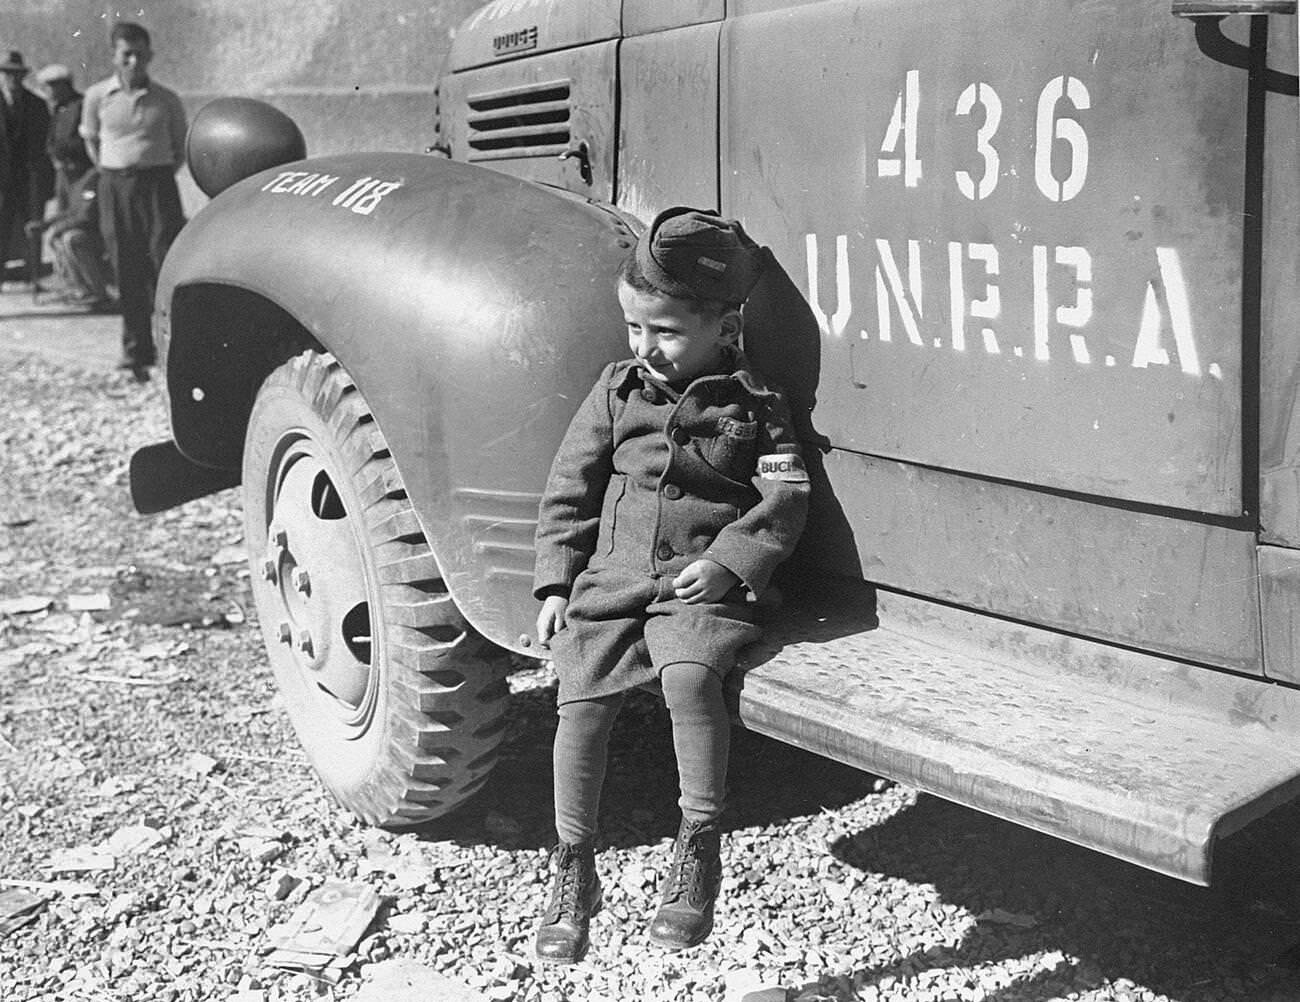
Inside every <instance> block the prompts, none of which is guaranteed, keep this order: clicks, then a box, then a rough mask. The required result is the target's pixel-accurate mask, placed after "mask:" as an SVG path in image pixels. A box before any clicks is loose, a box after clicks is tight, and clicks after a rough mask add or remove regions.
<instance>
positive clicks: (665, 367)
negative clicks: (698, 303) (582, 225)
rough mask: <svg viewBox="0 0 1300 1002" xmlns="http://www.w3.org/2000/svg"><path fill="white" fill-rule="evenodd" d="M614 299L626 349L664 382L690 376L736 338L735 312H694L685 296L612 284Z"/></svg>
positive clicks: (707, 366) (717, 358)
mask: <svg viewBox="0 0 1300 1002" xmlns="http://www.w3.org/2000/svg"><path fill="white" fill-rule="evenodd" d="M618 301H619V303H620V304H621V305H622V307H623V319H624V320H625V321H626V322H627V343H628V347H630V348H631V349H632V354H633V355H635V356H636V357H637V358H638V359H640V361H641V364H642V365H643V366H644V367H645V368H646V369H647V370H648V371H649V372H650V374H651V375H652V376H654V377H655V378H657V379H662V380H663V381H664V382H666V383H676V382H682V381H684V380H688V379H694V378H695V377H696V376H698V375H701V374H702V373H705V372H707V371H709V369H711V368H713V367H714V366H716V365H717V364H718V362H719V361H720V360H721V358H722V351H723V349H724V348H725V347H727V346H728V345H733V344H735V343H736V339H737V338H739V337H740V328H741V321H740V314H739V313H737V312H736V311H735V310H726V311H725V312H723V313H722V314H721V315H720V316H716V315H710V314H701V313H696V312H695V311H694V310H692V309H691V308H690V306H689V305H688V304H687V303H686V301H685V300H682V299H675V298H673V297H672V296H665V295H662V294H660V293H655V292H639V291H637V290H636V289H634V288H632V287H631V286H630V285H628V284H627V283H626V282H619V284H618Z"/></svg>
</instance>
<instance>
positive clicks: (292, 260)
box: [155, 153, 634, 649]
mask: <svg viewBox="0 0 1300 1002" xmlns="http://www.w3.org/2000/svg"><path fill="white" fill-rule="evenodd" d="M633 240H634V234H633V232H632V230H631V229H630V228H629V221H628V220H626V219H624V218H623V217H620V216H619V215H618V214H616V213H615V212H614V211H613V210H612V209H609V208H608V207H603V206H600V205H597V204H595V203H592V202H590V201H588V200H585V199H582V198H580V197H578V196H574V195H571V194H568V193H566V192H562V191H560V190H558V189H550V188H546V187H543V186H540V185H537V184H534V183H531V182H527V181H522V180H519V179H516V178H512V177H509V176H507V175H504V174H499V173H497V172H494V171H490V170H486V169H484V168H480V167H475V166H471V165H466V164H462V163H457V162H453V161H449V160H443V159H438V158H433V157H428V156H420V155H414V154H399V153H382V154H347V155H340V156H330V157H320V158H314V159H310V160H304V161H300V162H297V163H291V164H286V165H283V166H280V167H276V168H273V169H271V170H267V171H263V172H261V173H259V174H255V175H253V176H252V177H249V178H247V179H245V180H243V181H241V182H239V183H237V184H235V185H233V186H231V187H230V188H228V189H227V190H225V191H223V192H222V193H221V194H220V195H218V197H217V198H215V199H214V200H213V201H212V202H211V203H210V204H209V205H208V206H206V207H205V208H204V209H203V210H202V211H201V212H200V213H199V214H198V215H197V216H196V217H195V218H194V219H193V220H192V221H191V222H190V223H188V224H187V225H186V227H185V229H184V230H183V231H182V232H181V235H180V236H179V237H178V238H177V240H176V242H175V243H174V244H173V246H172V248H171V250H170V252H169V253H168V257H167V260H166V262H165V265H164V267H163V271H162V274H161V276H160V279H159V288H158V296H157V300H156V311H155V333H156V337H157V340H158V346H159V350H160V353H161V355H162V357H163V360H164V364H165V367H166V378H167V387H168V394H169V398H170V403H171V419H172V429H173V434H174V436H175V440H176V445H177V448H178V449H179V452H180V453H181V454H182V455H183V456H184V457H185V458H186V459H187V460H188V461H189V462H191V463H193V464H195V465H196V466H202V467H215V468H220V469H226V470H232V469H233V470H237V469H238V467H239V463H240V458H241V453H242V448H243V439H244V433H245V430H246V427H247V421H248V415H249V411H250V409H251V406H252V402H253V399H254V398H255V396H256V394H257V389H258V386H259V385H260V383H261V381H262V380H263V379H264V378H265V376H266V375H267V374H268V373H269V372H270V371H271V370H272V369H274V368H275V367H276V366H277V365H279V364H280V363H281V362H282V361H284V360H285V359H286V358H287V357H289V356H290V355H292V354H294V353H296V352H297V351H300V350H302V349H303V348H305V347H318V348H323V349H324V350H326V351H329V352H331V353H332V354H333V355H334V356H335V357H336V358H337V359H338V360H339V362H340V364H341V365H342V366H343V367H344V369H345V370H346V371H347V373H348V374H349V376H350V377H351V378H352V380H353V381H354V382H355V383H356V385H357V388H358V389H359V390H360V392H361V394H362V395H363V397H364V398H365V400H366V402H367V403H368V405H369V407H370V409H371V411H372V412H373V414H374V418H375V421H376V424H377V425H378V427H379V429H380V431H381V432H382V434H383V436H384V437H385V439H386V441H387V444H388V447H389V449H390V451H391V454H392V456H393V458H394V460H395V463H396V466H397V468H398V470H399V471H400V473H401V476H402V478H403V481H404V484H405V488H406V491H407V494H408V496H409V497H410V498H411V500H412V503H413V506H414V508H415V510H416V512H417V515H418V517H419V520H420V523H421V527H422V528H423V530H424V533H425V535H426V536H427V538H428V540H429V543H430V545H431V546H432V548H433V550H434V552H435V554H436V556H437V560H438V563H439V566H440V569H441V572H442V576H443V578H444V580H445V582H446V583H447V586H448V587H449V589H450V590H451V591H452V594H453V597H454V598H455V599H456V601H457V604H458V605H459V606H460V608H461V611H462V612H463V613H464V614H465V616H466V618H467V619H468V620H469V621H470V623H471V624H472V625H473V626H474V627H475V628H476V629H478V630H479V632H481V633H482V634H484V635H485V636H487V637H488V638H489V639H492V640H494V641H495V642H497V643H500V644H502V645H504V646H510V647H514V648H515V649H519V648H520V646H521V635H522V634H524V633H526V632H530V631H531V620H532V616H533V613H532V601H531V574H532V564H533V550H532V535H533V531H534V527H535V523H536V512H537V501H538V499H539V496H540V492H541V490H542V487H543V485H544V483H545V479H546V475H547V472H548V470H549V466H550V461H551V458H552V456H553V455H554V452H555V448H556V447H557V446H558V443H559V440H560V437H561V436H562V435H563V432H564V429H565V427H566V426H567V423H568V419H569V417H570V416H571V414H572V412H573V410H574V409H576V407H577V405H578V403H579V402H580V401H581V399H582V398H583V396H584V395H585V393H586V392H587V390H588V389H589V387H590V386H591V384H592V382H593V380H594V379H595V377H596V375H597V373H598V372H599V371H600V369H601V368H602V366H603V365H604V364H605V363H606V362H607V361H609V360H610V359H612V358H617V357H619V356H620V355H621V354H623V353H625V352H626V344H625V342H624V335H623V324H622V315H621V312H620V310H619V307H618V303H617V298H616V296H615V294H614V283H615V276H616V273H617V269H618V266H619V263H620V262H621V260H622V258H623V257H624V256H625V255H626V254H627V251H628V249H629V248H630V247H631V246H632V241H633Z"/></svg>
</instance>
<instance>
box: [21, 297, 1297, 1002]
mask: <svg viewBox="0 0 1300 1002" xmlns="http://www.w3.org/2000/svg"><path fill="white" fill-rule="evenodd" d="M2 325H3V321H0V326H2ZM5 361H6V364H5V366H4V371H3V374H0V460H2V461H3V464H4V468H5V469H4V479H5V486H4V488H3V489H2V490H0V523H2V524H0V601H6V600H14V599H20V598H26V599H32V598H33V597H36V598H41V599H48V600H49V603H48V605H44V603H43V602H35V601H33V602H30V603H28V604H29V605H32V606H35V605H40V606H41V608H40V609H39V610H38V611H33V612H22V611H17V608H16V606H15V605H9V606H6V607H5V608H8V609H9V610H10V611H9V612H8V613H7V614H5V615H0V881H3V882H8V884H7V886H9V887H13V886H15V882H30V883H31V884H33V885H35V887H34V890H35V891H36V892H37V893H39V894H41V895H42V896H44V897H46V898H47V899H48V903H47V905H46V906H45V907H44V909H43V910H42V911H41V912H40V913H39V914H38V916H37V918H36V919H35V921H33V922H31V923H30V924H27V925H25V926H23V927H21V928H19V929H17V930H15V931H11V932H9V933H8V934H7V935H0V998H3V999H4V1000H5V1002H10V1000H12V1002H23V1000H28V999H42V1000H46V999H48V1000H56V999H58V1000H63V999H69V1000H71V999H76V1000H109V999H121V1000H127V999H130V1000H147V999H153V1000H165V1002H173V1000H194V999H204V1000H206V999H218V1000H226V999H239V1000H241V1002H272V1000H279V999H294V1000H297V999H314V998H335V999H345V998H354V997H355V998H358V999H363V998H364V999H371V1000H376V999H385V998H391V997H394V996H392V995H388V994H385V993H384V990H382V989H381V988H380V987H379V982H376V981H374V980H373V979H374V977H375V976H377V975H379V974H382V973H384V972H391V971H392V970H393V965H394V962H396V961H404V962H406V963H407V964H420V965H423V966H424V967H425V968H427V969H431V970H433V971H436V972H440V973H441V974H442V975H445V976H447V977H449V978H452V979H454V980H455V981H456V982H458V983H460V984H462V985H465V986H469V987H470V988H471V989H472V993H471V994H470V995H468V996H466V997H477V998H486V999H496V1000H518V1002H525V1000H527V1002H542V1000H545V1002H561V1000H609V1002H622V1000H640V999H645V1000H660V999H662V1000H679V999H680V1000H701V1002H704V1000H708V1002H721V1000H727V1002H739V1000H741V999H743V998H745V997H746V996H748V997H749V998H750V999H751V1000H758V999H762V1000H763V1002H772V1000H776V999H781V1000H795V999H799V1000H804V1002H810V1000H842V1002H847V1000H886V999H889V1000H907V1002H941V1000H942V1002H946V1000H963V1002H976V1000H990V1002H993V1000H996V1002H1042V1000H1048V999H1058V998H1062V999H1080V1000H1088V1002H1102V1000H1129V1002H1135V1000H1146V1002H1150V1000H1158V999H1169V1000H1178V1002H1220V1000H1236V999H1243V1000H1250V1002H1295V1000H1298V999H1300V948H1297V946H1296V944H1297V943H1298V942H1300V921H1298V919H1300V900H1298V896H1297V891H1298V890H1300V874H1298V870H1297V867H1296V865H1295V862H1296V860H1297V849H1300V824H1297V821H1298V820H1300V811H1297V810H1295V809H1291V808H1288V809H1286V810H1285V811H1283V812H1278V813H1276V814H1275V815H1274V816H1272V817H1270V818H1269V819H1266V821H1265V822H1262V823H1260V824H1257V825H1256V826H1254V827H1252V828H1251V829H1248V830H1247V831H1246V832H1245V833H1243V834H1242V835H1241V836H1239V837H1236V838H1234V839H1232V840H1230V841H1229V842H1228V843H1227V844H1226V845H1225V846H1224V848H1223V850H1222V852H1221V854H1220V857H1219V860H1218V866H1219V870H1220V882H1219V884H1218V885H1216V888H1215V889H1213V890H1207V889H1204V888H1196V887H1191V886H1188V885H1184V884H1181V883H1179V882H1177V881H1173V880H1169V879H1166V878H1162V877H1159V876H1156V875H1154V874H1150V873H1148V872H1146V871H1143V870H1140V869H1137V868H1134V867H1131V866H1128V865H1126V864H1123V863H1119V862H1116V861H1114V860H1110V859H1107V858H1104V857H1102V856H1099V855H1097V854H1094V853H1090V852H1087V851H1085V850H1081V849H1077V848H1074V847H1072V846H1068V845H1065V844H1063V843H1060V842H1057V841H1055V840H1052V839H1048V838H1045V837H1041V836H1038V835H1035V834H1033V833H1031V832H1028V831H1025V830H1023V829H1020V828H1017V827H1015V826H1013V825H1009V824H1005V823H1003V822H1000V821H997V820H994V819H991V818H988V817H986V816H984V815H981V814H979V813H976V812H973V811H969V810H966V809H963V808H959V807H955V806H953V805H950V804H947V803H945V802H942V801H939V800H936V799H934V798H930V797H927V796H918V795H917V794H916V792H915V791H913V790H910V789H907V788H905V787H901V786H897V785H894V784H891V783H888V782H886V781H884V780H880V779H876V778H874V777H871V776H868V775H865V774H863V773H860V772H856V771H854V770H850V769H847V768H844V767H840V766H838V765H835V764H833V763H828V762H827V761H826V760H824V759H819V758H816V757H814V756H811V755H807V754H804V753H801V752H798V751H796V750H793V749H790V748H788V747H785V746H783V745H780V744H777V743H775V742H771V741H767V740H765V739H762V738H759V737H757V736H754V735H750V734H748V733H744V732H738V733H737V736H736V742H735V751H734V757H733V770H732V777H731V782H732V787H733V794H734V804H733V807H732V809H731V812H730V814H729V816H728V817H727V819H726V822H727V828H728V832H729V833H728V836H727V839H726V842H725V850H726V853H727V875H726V882H725V887H724V894H723V901H722V904H721V906H720V910H719V917H718V925H717V929H716V931H715V933H714V935H713V937H712V938H711V939H710V940H709V941H708V943H706V944H705V945H704V946H702V947H699V948H697V949H695V950H692V951H687V952H685V953H682V954H678V955H665V954H662V953H660V952H657V951H655V950H654V949H653V948H652V947H650V946H649V945H648V943H647V942H646V940H645V936H644V927H645V924H646V922H647V921H648V918H649V915H650V912H651V911H652V907H653V906H652V901H653V887H654V884H655V881H656V879H657V875H658V874H659V873H660V872H661V871H662V870H663V868H664V865H665V863H666V860H667V856H668V846H669V840H670V839H671V836H672V834H673V831H674V829H675V816H674V807H673V800H674V795H675V794H674V777H673V770H672V764H671V763H672V753H671V745H670V743H669V738H668V728H667V720H666V716H665V714H664V711H663V709H662V708H661V707H660V706H659V705H658V704H657V703H656V702H655V701H654V700H652V699H650V698H649V697H646V698H639V697H638V698H636V699H634V700H633V701H632V702H631V703H630V704H629V708H628V711H627V715H626V717H625V718H624V720H623V721H622V723H621V726H620V729H619V732H618V734H617V737H616V746H615V749H614V757H613V762H612V767H611V777H610V787H609V792H608V795H607V803H606V812H605V817H604V827H605V833H606V841H607V847H606V848H605V849H604V851H603V852H602V854H601V856H600V863H599V865H600V871H601V876H602V879H603V881H604V882H605V884H606V908H605V910H604V911H603V912H602V913H601V914H600V915H599V916H598V917H597V919H596V920H595V922H594V925H593V944H594V945H593V948H592V951H591V954H590V956H589V958H588V960H587V961H586V962H585V963H583V964H581V965H578V966H577V967H575V968H571V969H567V970H559V971H542V970H539V969H537V968H536V967H534V966H533V964H532V962H531V960H530V957H529V948H530V937H531V930H532V926H533V923H534V921H535V920H536V916H537V914H538V911H539V910H540V908H541V907H542V905H543V901H544V896H545V892H546V886H547V882H548V881H547V876H546V874H545V862H546V847H547V845H548V843H549V840H550V838H551V835H550V832H549V818H548V805H549V796H550V778H549V771H548V770H549V767H548V749H549V743H550V739H551V736H552V733H553V726H554V724H553V717H554V690H553V685H552V684H551V680H550V679H549V678H548V676H547V674H546V673H545V671H544V670H542V669H539V668H535V667H531V666H529V667H526V668H524V670H521V671H520V672H519V673H518V674H516V675H515V676H514V677H513V679H512V682H513V684H512V690H513V693H514V695H513V697H512V700H511V706H510V711H509V713H510V723H511V728H510V731H509V735H508V737H507V740H506V743H505V746H504V756H503V760H502V763H501V765H500V767H499V768H498V769H497V771H496V772H495V773H494V774H493V777H492V780H491V781H490V782H489V784H488V786H487V787H486V788H485V790H484V791H483V792H482V793H481V794H480V795H479V796H478V797H477V798H476V799H475V800H474V801H473V802H472V803H471V804H470V805H469V806H468V807H466V808H465V809H463V810H462V811H460V812H459V813H457V814H456V815H455V816H454V817H452V818H450V819H446V820H444V821H442V822H439V823H436V824H433V825H429V826H426V827H425V828H423V829H421V830H419V831H417V832H414V833H407V834H403V835H400V836H397V835H393V834H389V833H385V832H381V831H377V830H374V829H368V828H366V827H364V826H361V825H359V824H357V823H355V822H354V821H353V820H352V819H351V818H350V817H349V816H348V815H346V814H345V813H343V812H342V811H340V810H339V809H337V808H336V807H335V806H334V805H333V804H332V803H331V802H330V801H329V799H328V798H327V797H326V795H325V794H324V793H323V792H322V790H321V788H320V786H319V785H318V784H317V782H316V781H315V779H314V777H313V775H312V773H311V771H310V769H309V768H308V767H307V766H306V764H305V762H304V759H303V756H302V753H301V752H300V751H299V749H298V747H297V745H296V744H295V741H294V739H293V736H292V734H291V732H290V729H289V726H288V724H287V721H286V719H285V716H284V713H283V711H282V708H281V707H280V705H279V704H278V702H277V697H276V694H275V691H274V688H273V685H272V682H271V678H270V673H269V669H268V668H267V665H266V663H265V659H264V657H263V655H262V652H261V649H260V643H259V640H258V637H257V634H256V631H255V629H254V628H253V626H254V624H252V623H251V622H250V621H251V620H252V619H253V616H254V613H253V611H252V609H251V607H250V605H249V601H248V589H247V572H246V570H245V569H244V566H243V564H242V561H241V557H240V549H239V547H240V528H239V518H238V498H237V496H236V495H235V494H234V493H233V492H231V493H227V494H223V495H219V496H217V497H214V498H210V499H206V500H204V501H200V502H195V503H192V504H190V505H188V506H186V507H185V508H183V509H181V510H178V511H173V512H170V513H166V514H164V515H160V516H154V517H151V518H142V517H139V516H136V515H134V514H132V512H131V511H130V508H129V502H128V500H127V493H126V472H125V471H126V461H127V456H128V455H129V452H130V450H131V449H132V448H134V447H136V446H138V445H142V444H145V443H148V442H152V441H156V440H158V439H160V438H162V437H164V436H165V434H166V430H165V418H164V406H163V401H162V398H161V394H160V393H159V391H158V389H157V384H156V383H152V384H148V385H145V386H139V385H136V384H134V383H132V382H130V381H129V380H127V379H125V378H123V377H119V376H118V375H116V374H104V373H99V374H95V373H86V372H82V371H80V370H79V369H77V368H75V367H73V366H71V365H68V364H65V363H62V362H58V363H56V362H53V361H50V360H49V359H47V358H44V357H42V356H40V355H37V354H30V353H19V354H15V353H10V354H9V355H7V356H6V359H5ZM87 606H90V607H91V608H86V607H87ZM98 606H107V607H106V608H99V607H98ZM87 847H99V848H100V849H101V850H102V849H104V848H106V847H107V848H111V849H113V850H115V853H114V864H113V866H112V868H111V869H103V870H89V871H85V872H79V873H71V874H68V875H66V876H65V875H61V874H60V873H58V872H53V871H52V870H51V864H55V865H56V866H57V865H68V864H67V863H66V862H64V863H60V862H59V860H60V858H61V857H60V854H62V853H64V852H65V851H67V850H73V849H82V850H84V849H86V848H87ZM87 862H93V861H87V860H85V859H83V860H82V862H81V864H79V865H85V864H86V863H87ZM330 879H333V880H343V881H348V882H353V883H359V884H363V885H368V886H369V887H372V888H373V889H374V890H375V891H377V892H378V893H379V894H380V895H381V896H382V902H383V904H382V907H381V909H380V911H379V914H378V916H377V918H376V919H375V921H374V922H373V923H372V925H371V926H370V928H369V929H368V930H367V933H366V935H365V938H364V939H362V941H361V943H360V945H359V948H358V951H357V959H356V961H355V962H354V963H353V964H352V965H351V966H350V967H349V968H348V969H347V970H346V972H345V973H344V975H343V977H342V979H341V980H340V981H339V982H338V983H337V984H334V985H331V984H329V983H327V982H324V981H318V980H316V979H314V978H312V977H310V976H308V975H305V974H294V973H287V972H282V971H278V970H276V969H274V968H271V967H270V966H269V965H268V962H267V958H266V952H267V950H268V948H269V942H268V934H269V931H270V930H271V929H272V927H274V926H275V925H276V924H278V923H282V922H284V921H285V920H286V919H287V918H288V916H289V915H290V914H291V913H292V911H293V910H294V908H295V907H296V906H297V905H298V904H299V903H300V902H301V901H302V899H303V897H304V896H305V895H306V894H307V893H308V892H309V891H310V890H311V889H312V888H314V887H316V886H318V885H320V884H321V883H322V882H324V881H325V880H330ZM60 880H62V881H65V882H64V883H61V884H60V883H58V881H60ZM49 885H54V886H49ZM5 886H6V884H4V883H0V891H3V890H4V889H5ZM17 886H19V887H21V886H25V885H23V884H21V883H18V884H17ZM28 889H29V890H32V889H33V888H32V887H31V886H28ZM285 892H287V895H286V896H285V897H283V899H277V894H285ZM408 969H409V968H408ZM762 988H768V989H772V990H771V991H769V992H768V993H766V994H762V993H760V991H759V990H760V989H762ZM412 997H415V996H412ZM420 997H425V998H431V999H433V998H440V999H447V1000H450V999H451V998H452V997H453V996H452V994H451V989H450V988H448V989H447V990H446V991H445V992H444V993H442V994H441V995H439V994H436V993H426V994H425V995H424V996H420Z"/></svg>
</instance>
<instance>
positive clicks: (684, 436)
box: [672, 425, 691, 445]
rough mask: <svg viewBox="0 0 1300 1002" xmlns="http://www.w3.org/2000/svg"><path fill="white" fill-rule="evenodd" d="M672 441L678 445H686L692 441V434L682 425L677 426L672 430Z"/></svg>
mask: <svg viewBox="0 0 1300 1002" xmlns="http://www.w3.org/2000/svg"><path fill="white" fill-rule="evenodd" d="M672 440H673V441H674V442H676V443H677V444H678V445H685V444H686V443H687V442H689V441H690V440H691V433H690V432H689V431H687V430H686V429H685V428H683V427H682V426H681V425H677V426H676V427H675V428H673V430H672Z"/></svg>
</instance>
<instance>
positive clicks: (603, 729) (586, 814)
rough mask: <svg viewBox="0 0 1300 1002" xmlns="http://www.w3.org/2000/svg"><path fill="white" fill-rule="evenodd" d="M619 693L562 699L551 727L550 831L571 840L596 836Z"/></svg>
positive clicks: (620, 698)
mask: <svg viewBox="0 0 1300 1002" xmlns="http://www.w3.org/2000/svg"><path fill="white" fill-rule="evenodd" d="M623 698H624V697H623V694H622V693H618V694H616V695H613V696H606V697H604V698H601V699H584V700H578V701H576V702H572V703H563V704H561V706H560V708H559V715H560V723H559V727H558V728H557V729H556V731H555V748H554V752H553V768H554V770H555V832H556V834H557V835H559V837H560V841H561V842H567V843H568V844H569V845H577V844H578V843H579V842H585V841H587V840H589V839H592V838H595V836H596V816H597V813H598V812H599V810H600V791H601V787H602V786H604V784H605V764H606V761H607V757H608V747H609V732H610V730H611V729H612V728H613V726H614V718H615V717H617V716H618V711H619V710H620V709H621V708H622V706H623Z"/></svg>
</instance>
